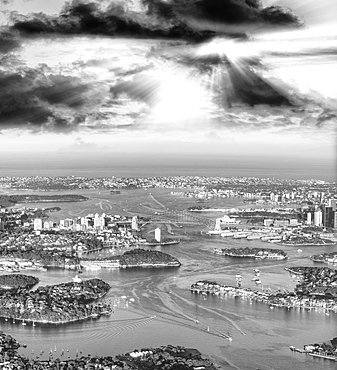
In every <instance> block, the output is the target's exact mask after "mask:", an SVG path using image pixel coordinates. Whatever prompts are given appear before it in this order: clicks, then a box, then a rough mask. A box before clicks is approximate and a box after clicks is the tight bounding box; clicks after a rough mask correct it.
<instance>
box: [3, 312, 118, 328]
mask: <svg viewBox="0 0 337 370" xmlns="http://www.w3.org/2000/svg"><path fill="white" fill-rule="evenodd" d="M112 313H113V310H111V311H106V312H101V313H99V314H91V315H86V316H83V317H77V318H74V319H69V320H60V321H53V320H47V319H37V320H35V319H34V320H33V319H23V318H22V317H13V316H5V315H1V314H0V318H1V319H4V320H5V321H8V320H12V321H22V323H31V324H49V325H63V324H70V323H72V322H79V321H84V320H89V319H98V318H99V317H100V316H109V315H111V314H112ZM6 319H7V320H6ZM14 324H15V322H14Z"/></svg>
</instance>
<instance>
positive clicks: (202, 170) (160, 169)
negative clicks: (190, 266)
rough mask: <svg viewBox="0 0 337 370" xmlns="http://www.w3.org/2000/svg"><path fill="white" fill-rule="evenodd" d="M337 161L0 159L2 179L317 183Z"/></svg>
mask: <svg viewBox="0 0 337 370" xmlns="http://www.w3.org/2000/svg"><path fill="white" fill-rule="evenodd" d="M336 171H337V167H336V163H335V161H334V160H329V161H328V160H325V161H313V160H297V159H296V158H293V159H287V160H285V159H280V158H273V157H268V155H266V156H265V157H262V158H257V157H256V158H255V157H249V158H247V157H244V158H241V157H227V156H203V155H198V156H186V155H185V156H182V155H181V156H180V155H178V154H173V155H170V156H167V155H161V154H160V153H158V155H157V154H156V155H142V154H134V155H130V154H125V155H116V156H109V157H105V156H104V154H102V155H98V154H97V153H93V155H92V157H90V158H88V157H87V156H86V157H85V158H84V157H82V156H80V155H76V156H71V157H69V158H67V157H66V156H65V157H64V156H62V155H55V156H54V157H53V158H50V157H48V158H47V157H45V156H44V155H43V154H41V155H40V156H36V155H35V156H30V155H27V157H26V158H25V159H23V158H21V157H20V158H17V157H12V156H2V157H1V158H0V176H51V177H53V176H84V177H110V176H116V177H153V176H219V177H270V178H271V177H274V178H281V179H297V180H303V179H316V180H323V181H329V182H334V181H337V172H336Z"/></svg>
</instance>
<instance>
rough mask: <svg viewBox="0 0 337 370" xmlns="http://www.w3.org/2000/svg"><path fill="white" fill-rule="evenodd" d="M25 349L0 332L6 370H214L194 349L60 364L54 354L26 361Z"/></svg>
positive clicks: (173, 348) (156, 350)
mask: <svg viewBox="0 0 337 370" xmlns="http://www.w3.org/2000/svg"><path fill="white" fill-rule="evenodd" d="M21 346H22V347H27V344H20V343H19V342H18V341H17V340H16V339H15V338H13V337H12V336H11V335H8V334H5V333H4V332H3V331H0V361H1V363H5V361H6V365H7V368H9V369H26V370H33V369H40V370H47V369H60V370H63V369H91V368H95V369H97V370H111V369H116V370H129V369H147V370H161V369H166V370H177V369H179V370H197V369H199V370H216V369H217V368H218V367H217V366H216V365H214V364H213V363H212V362H211V361H210V360H209V359H208V358H207V357H205V356H203V355H202V354H201V353H200V352H199V351H198V350H197V349H195V348H185V347H182V346H173V345H170V344H169V345H166V346H161V347H158V348H141V349H140V350H138V349H135V350H133V351H132V352H128V353H125V354H119V355H116V356H115V357H112V356H109V355H108V356H103V357H102V356H97V355H96V356H90V355H88V356H81V357H78V356H77V355H76V358H75V359H68V360H60V359H59V358H56V359H54V358H53V354H50V355H49V359H48V360H40V359H29V358H27V357H25V356H23V355H21V354H20V353H19V352H18V349H19V348H20V347H21Z"/></svg>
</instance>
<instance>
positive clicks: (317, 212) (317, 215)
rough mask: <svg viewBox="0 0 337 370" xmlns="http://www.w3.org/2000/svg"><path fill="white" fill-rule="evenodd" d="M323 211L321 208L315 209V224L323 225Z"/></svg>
mask: <svg viewBox="0 0 337 370" xmlns="http://www.w3.org/2000/svg"><path fill="white" fill-rule="evenodd" d="M322 219H323V216H322V211H321V210H320V209H317V210H315V212H314V225H315V226H322Z"/></svg>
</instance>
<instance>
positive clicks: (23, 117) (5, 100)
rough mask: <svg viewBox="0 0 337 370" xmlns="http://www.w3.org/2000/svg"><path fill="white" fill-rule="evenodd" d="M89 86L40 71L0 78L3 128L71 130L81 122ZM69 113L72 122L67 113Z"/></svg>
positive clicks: (1, 122) (3, 74)
mask: <svg viewBox="0 0 337 370" xmlns="http://www.w3.org/2000/svg"><path fill="white" fill-rule="evenodd" d="M87 92H88V85H87V84H83V83H82V82H81V81H80V80H79V79H77V78H74V77H69V76H62V75H52V74H51V75H45V74H44V73H43V72H42V68H41V69H36V70H33V69H25V70H21V71H20V72H17V73H7V74H5V73H1V74H0V128H7V127H20V126H24V125H28V127H35V128H38V127H46V128H48V129H50V130H60V131H64V130H69V129H71V128H76V126H77V125H78V124H79V123H80V122H81V120H82V119H81V114H80V110H79V108H81V107H83V106H84V105H85V104H86V103H87V102H88V98H87V96H86V93H87ZM68 110H70V111H71V112H72V119H71V120H69V119H66V117H65V116H64V112H65V111H68Z"/></svg>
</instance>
